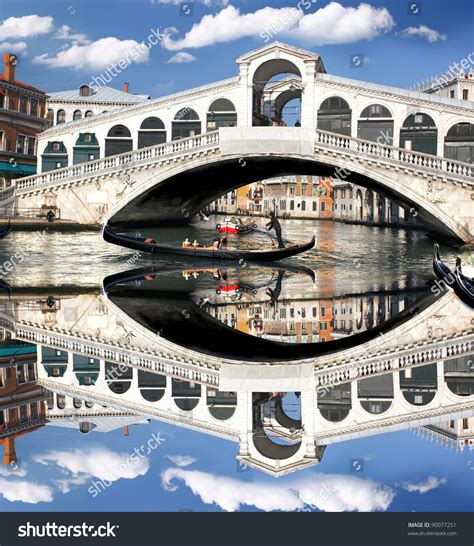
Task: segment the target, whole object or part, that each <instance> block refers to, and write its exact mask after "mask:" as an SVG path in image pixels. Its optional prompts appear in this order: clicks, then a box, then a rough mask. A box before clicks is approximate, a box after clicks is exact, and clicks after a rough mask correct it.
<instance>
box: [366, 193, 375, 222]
mask: <svg viewBox="0 0 474 546" xmlns="http://www.w3.org/2000/svg"><path fill="white" fill-rule="evenodd" d="M365 206H366V210H367V221H368V222H373V221H374V192H373V191H372V190H370V189H369V190H367V191H366V192H365Z"/></svg>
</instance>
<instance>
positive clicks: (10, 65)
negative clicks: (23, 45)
mask: <svg viewBox="0 0 474 546" xmlns="http://www.w3.org/2000/svg"><path fill="white" fill-rule="evenodd" d="M3 64H4V65H5V74H4V77H5V79H6V80H7V81H9V82H13V81H15V66H16V55H12V54H11V53H4V54H3Z"/></svg>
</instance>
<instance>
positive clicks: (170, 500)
mask: <svg viewBox="0 0 474 546" xmlns="http://www.w3.org/2000/svg"><path fill="white" fill-rule="evenodd" d="M153 433H154V434H155V435H159V438H160V441H159V445H157V447H156V449H154V450H151V451H150V453H149V454H148V455H147V456H146V457H143V458H137V460H134V459H133V458H131V455H132V454H133V453H134V450H135V448H140V446H141V445H146V444H147V442H148V440H149V439H150V438H151V437H152V434H153ZM17 453H18V455H19V457H20V463H19V465H18V467H17V468H8V467H4V466H1V467H0V511H29V510H33V511H36V510H39V511H44V510H48V511H49V510H51V511H55V510H59V511H63V510H65V511H68V510H72V511H81V510H92V511H107V510H111V511H190V510H191V511H239V510H244V511H254V510H263V511H272V510H283V511H305V512H306V511H331V512H333V511H408V512H409V511H416V512H421V511H469V510H470V509H472V504H473V493H472V488H471V487H469V486H468V485H467V484H470V483H472V476H473V468H474V462H473V461H474V459H473V456H472V454H470V453H469V452H466V451H465V452H464V453H461V454H460V453H455V452H451V451H450V450H447V449H445V448H442V447H440V446H439V445H436V444H434V443H432V442H429V441H427V440H424V439H422V438H419V437H418V436H417V435H416V434H414V433H413V432H410V431H406V432H399V433H394V434H388V435H380V436H377V437H372V438H366V439H361V440H357V441H353V442H345V443H341V444H335V445H333V446H329V447H328V448H327V449H326V452H325V454H324V458H323V461H322V463H321V464H320V465H319V466H317V467H313V468H311V469H307V470H304V471H302V472H299V473H296V474H292V475H289V476H285V477H283V478H279V479H278V480H276V479H273V478H271V477H269V476H266V475H264V474H262V473H260V472H257V471H254V470H250V469H245V468H244V469H242V468H241V467H239V466H238V465H237V462H236V461H235V459H234V457H235V455H236V453H237V444H235V443H233V442H228V441H225V440H221V439H219V438H214V437H212V436H206V435H203V434H199V433H197V432H193V431H187V430H183V429H179V428H176V427H172V426H170V425H166V424H162V423H159V422H156V421H155V422H152V423H150V424H149V425H135V426H131V427H130V435H129V436H128V437H124V436H123V435H122V433H121V431H116V432H112V433H109V434H101V433H94V432H92V433H91V434H89V435H88V436H84V435H81V434H80V433H79V432H78V431H77V430H69V429H63V428H57V427H50V426H48V427H45V428H43V429H42V430H39V431H36V432H34V433H32V434H29V435H27V436H25V437H23V438H21V439H20V440H19V441H18V442H17ZM354 460H357V461H358V464H357V465H354V464H353V461H354ZM354 466H355V467H356V469H360V471H359V472H351V468H352V469H354ZM98 484H105V485H98ZM98 490H100V492H97V491H98Z"/></svg>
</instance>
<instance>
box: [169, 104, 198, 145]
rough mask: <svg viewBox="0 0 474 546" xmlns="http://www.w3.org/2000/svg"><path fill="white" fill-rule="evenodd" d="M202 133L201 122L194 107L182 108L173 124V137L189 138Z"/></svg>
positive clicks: (174, 138) (173, 138) (175, 138)
mask: <svg viewBox="0 0 474 546" xmlns="http://www.w3.org/2000/svg"><path fill="white" fill-rule="evenodd" d="M200 133H201V122H200V121H199V116H198V115H197V113H196V111H195V110H193V109H192V108H188V107H186V108H181V110H179V112H177V113H176V115H175V117H174V119H173V123H172V124H171V139H172V140H177V139H180V138H187V137H190V136H194V135H199V134H200Z"/></svg>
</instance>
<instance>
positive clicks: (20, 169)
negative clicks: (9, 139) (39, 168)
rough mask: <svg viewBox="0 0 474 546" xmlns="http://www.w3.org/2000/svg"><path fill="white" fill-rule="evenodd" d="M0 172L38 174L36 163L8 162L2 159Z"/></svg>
mask: <svg viewBox="0 0 474 546" xmlns="http://www.w3.org/2000/svg"><path fill="white" fill-rule="evenodd" d="M0 172H8V173H18V174H21V175H27V174H36V165H26V164H25V163H16V164H15V163H9V162H8V163H7V162H6V161H0Z"/></svg>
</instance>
